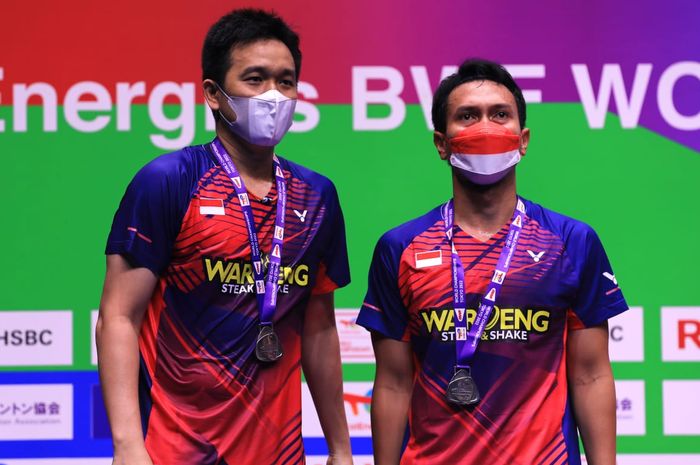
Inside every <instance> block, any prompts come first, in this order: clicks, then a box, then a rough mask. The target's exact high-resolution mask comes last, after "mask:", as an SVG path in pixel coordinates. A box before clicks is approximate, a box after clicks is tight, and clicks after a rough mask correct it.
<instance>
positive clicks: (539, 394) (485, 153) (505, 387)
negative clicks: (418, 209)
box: [357, 60, 627, 465]
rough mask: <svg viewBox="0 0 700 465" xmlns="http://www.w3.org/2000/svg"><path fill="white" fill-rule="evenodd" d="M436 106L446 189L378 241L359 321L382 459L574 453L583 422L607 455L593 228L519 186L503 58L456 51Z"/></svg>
mask: <svg viewBox="0 0 700 465" xmlns="http://www.w3.org/2000/svg"><path fill="white" fill-rule="evenodd" d="M432 116H433V125H434V127H435V132H434V142H435V147H436V148H437V151H438V153H439V155H440V158H442V159H443V160H445V161H447V162H448V163H449V165H450V167H451V176H452V186H453V198H452V199H451V200H449V201H447V202H445V203H444V204H442V205H439V206H437V207H436V208H435V209H433V210H431V211H430V212H428V213H426V214H424V215H422V216H420V217H418V218H416V219H414V220H412V221H409V222H408V223H405V224H403V225H401V226H398V227H396V228H394V229H392V230H391V231H389V232H387V233H386V234H385V235H384V236H383V237H382V238H381V239H380V240H379V243H378V244H377V247H376V249H375V253H374V258H373V261H372V265H371V268H370V273H369V286H368V291H367V296H366V298H365V302H364V304H363V306H362V310H361V311H360V315H359V317H358V320H357V322H358V324H360V325H363V326H365V327H366V328H367V329H369V330H370V331H371V332H372V340H373V344H374V350H375V354H376V359H377V374H376V378H375V383H374V390H373V397H372V434H373V444H374V454H375V463H376V465H397V464H399V463H400V464H401V465H411V464H417V463H430V464H431V465H448V464H449V465H457V464H489V465H513V464H528V465H529V464H561V463H568V464H580V451H579V448H578V433H579V432H580V434H581V437H582V439H583V444H584V448H585V452H586V456H587V459H588V463H590V464H595V465H613V464H614V463H615V392H614V384H613V378H612V372H611V369H610V361H609V359H608V353H607V334H608V333H607V320H608V319H609V318H611V317H612V316H614V315H617V314H619V313H621V312H623V311H625V310H626V309H627V304H626V303H625V300H624V298H623V296H622V292H621V291H620V289H619V287H618V286H617V280H616V279H615V277H614V275H613V274H612V269H611V268H610V264H609V262H608V259H607V256H606V254H605V252H604V250H603V247H602V245H601V243H600V241H599V239H598V237H597V236H596V234H595V232H594V231H593V230H592V229H591V228H590V227H589V226H587V225H585V224H583V223H581V222H579V221H576V220H573V219H571V218H567V217H564V216H562V215H559V214H557V213H555V212H552V211H550V210H547V209H545V208H543V207H542V206H540V205H538V204H536V203H534V202H531V201H529V200H526V199H524V198H522V197H520V196H519V195H518V194H517V190H516V165H517V164H518V163H519V162H520V161H521V159H522V158H523V157H524V156H525V154H526V152H527V148H528V143H529V140H530V131H529V129H527V128H526V127H525V116H526V108H525V101H524V99H523V96H522V92H521V90H520V89H519V87H518V86H517V84H516V83H515V82H514V81H513V78H512V77H511V76H510V74H508V72H507V71H506V70H505V69H504V68H503V67H502V66H500V65H498V64H496V63H492V62H488V61H484V60H469V61H466V62H465V63H463V64H462V66H460V68H459V70H458V72H457V73H456V74H454V75H452V76H449V77H447V78H446V79H444V80H443V81H442V82H441V84H440V86H439V88H438V90H437V91H436V93H435V96H434V99H433V109H432ZM407 422H408V429H409V436H408V443H407V444H406V446H405V449H404V450H403V452H402V444H403V439H404V433H405V430H406V426H407Z"/></svg>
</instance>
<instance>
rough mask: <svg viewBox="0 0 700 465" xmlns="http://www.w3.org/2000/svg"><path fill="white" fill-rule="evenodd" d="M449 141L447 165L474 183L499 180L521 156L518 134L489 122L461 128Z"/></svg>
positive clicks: (487, 182) (488, 182) (483, 183)
mask: <svg viewBox="0 0 700 465" xmlns="http://www.w3.org/2000/svg"><path fill="white" fill-rule="evenodd" d="M449 144H450V152H451V155H450V165H452V166H453V167H454V168H455V169H456V170H457V171H458V172H459V173H460V174H461V175H462V176H464V177H465V178H466V179H468V180H469V181H471V182H473V183H474V184H482V185H486V184H494V183H496V182H498V181H500V180H501V179H503V178H504V177H505V176H506V175H507V174H508V173H509V172H510V171H511V169H512V168H513V166H515V165H516V164H517V163H518V162H519V161H520V158H521V155H520V135H519V134H513V133H512V132H510V131H509V130H508V129H506V128H504V127H503V126H501V125H500V124H495V123H490V122H483V123H477V124H473V125H471V126H468V127H466V128H464V129H462V130H461V131H460V132H458V133H457V134H456V135H455V136H454V137H452V138H450V139H449Z"/></svg>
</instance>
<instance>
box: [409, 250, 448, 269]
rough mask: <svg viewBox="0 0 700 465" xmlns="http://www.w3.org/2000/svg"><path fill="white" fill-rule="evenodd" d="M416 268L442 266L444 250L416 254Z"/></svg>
mask: <svg viewBox="0 0 700 465" xmlns="http://www.w3.org/2000/svg"><path fill="white" fill-rule="evenodd" d="M415 257H416V268H427V267H429V266H439V265H442V250H430V251H428V252H416V255H415Z"/></svg>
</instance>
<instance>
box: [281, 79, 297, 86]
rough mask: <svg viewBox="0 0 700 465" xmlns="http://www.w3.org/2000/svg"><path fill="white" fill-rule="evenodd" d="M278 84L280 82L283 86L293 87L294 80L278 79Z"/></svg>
mask: <svg viewBox="0 0 700 465" xmlns="http://www.w3.org/2000/svg"><path fill="white" fill-rule="evenodd" d="M280 84H282V85H283V86H287V87H294V86H295V85H296V84H295V82H294V81H292V80H291V79H282V80H281V81H280Z"/></svg>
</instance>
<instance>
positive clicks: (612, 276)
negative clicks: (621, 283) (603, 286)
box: [603, 271, 617, 286]
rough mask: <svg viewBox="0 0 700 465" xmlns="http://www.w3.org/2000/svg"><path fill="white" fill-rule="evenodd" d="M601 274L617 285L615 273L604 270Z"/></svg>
mask: <svg viewBox="0 0 700 465" xmlns="http://www.w3.org/2000/svg"><path fill="white" fill-rule="evenodd" d="M603 276H605V277H606V278H608V279H609V280H610V281H612V282H613V284H614V285H616V286H617V279H616V278H615V275H614V274H612V273H608V272H607V271H606V272H605V273H603Z"/></svg>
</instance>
